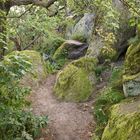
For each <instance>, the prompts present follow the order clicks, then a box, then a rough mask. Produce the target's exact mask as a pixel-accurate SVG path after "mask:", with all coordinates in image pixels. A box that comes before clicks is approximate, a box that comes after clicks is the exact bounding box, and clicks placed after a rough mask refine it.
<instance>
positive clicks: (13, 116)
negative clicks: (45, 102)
mask: <svg viewBox="0 0 140 140" xmlns="http://www.w3.org/2000/svg"><path fill="white" fill-rule="evenodd" d="M31 69H32V64H31V63H30V62H29V58H28V57H27V56H25V55H23V54H22V55H21V54H16V55H15V54H11V55H8V56H6V57H5V58H4V60H3V61H2V62H0V139H2V140H22V139H25V140H33V138H34V137H35V136H37V132H39V130H40V128H41V127H43V126H44V125H46V123H47V120H46V117H45V118H39V117H36V116H34V115H33V114H32V113H30V112H26V111H25V107H26V106H27V105H28V104H29V102H27V101H26V100H25V97H26V96H27V95H28V94H29V91H30V90H29V89H28V88H24V87H21V86H20V80H21V79H22V77H23V76H24V75H25V74H26V73H27V72H30V71H31Z"/></svg>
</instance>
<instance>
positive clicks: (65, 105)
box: [30, 74, 107, 140]
mask: <svg viewBox="0 0 140 140" xmlns="http://www.w3.org/2000/svg"><path fill="white" fill-rule="evenodd" d="M104 77H105V78H106V77H107V76H106V74H105V76H104ZM55 79H56V75H50V76H49V77H48V78H47V79H46V80H45V81H44V83H43V84H41V85H40V86H39V88H38V89H37V90H35V91H33V92H32V94H31V97H30V99H31V102H32V108H33V112H34V113H35V114H36V115H46V116H48V118H49V123H48V129H47V130H46V129H44V130H42V131H43V134H42V135H41V137H40V138H39V139H38V140H90V139H91V137H92V132H93V131H94V129H95V126H96V123H95V121H94V120H95V119H94V117H93V104H94V102H95V94H96V92H97V91H98V89H101V88H103V87H104V86H105V85H106V82H102V83H100V84H99V85H98V87H97V91H95V92H94V93H93V94H94V95H93V97H91V99H90V100H89V101H87V102H84V103H72V102H64V101H59V100H57V99H56V97H55V96H54V94H53V86H54V84H55ZM46 133H47V134H46Z"/></svg>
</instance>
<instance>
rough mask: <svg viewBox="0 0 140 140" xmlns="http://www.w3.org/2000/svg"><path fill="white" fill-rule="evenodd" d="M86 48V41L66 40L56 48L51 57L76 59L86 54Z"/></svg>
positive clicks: (55, 58)
mask: <svg viewBox="0 0 140 140" xmlns="http://www.w3.org/2000/svg"><path fill="white" fill-rule="evenodd" d="M87 48H88V45H87V44H86V43H81V42H79V41H75V40H67V41H65V42H64V43H63V44H62V45H61V46H60V47H59V48H58V49H57V50H56V52H55V54H54V56H53V59H54V60H58V59H66V58H67V59H78V58H80V57H82V56H84V55H85V54H86V51H87Z"/></svg>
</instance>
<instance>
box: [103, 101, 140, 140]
mask: <svg viewBox="0 0 140 140" xmlns="http://www.w3.org/2000/svg"><path fill="white" fill-rule="evenodd" d="M139 105H140V99H137V100H135V101H134V100H130V101H129V100H126V101H123V102H122V103H119V104H117V105H114V106H113V107H112V108H111V115H110V119H109V121H108V124H107V126H106V128H105V130H104V132H103V135H102V139H101V140H139V138H140V121H139V120H140V109H139Z"/></svg>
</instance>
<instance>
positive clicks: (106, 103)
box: [94, 87, 124, 137]
mask: <svg viewBox="0 0 140 140" xmlns="http://www.w3.org/2000/svg"><path fill="white" fill-rule="evenodd" d="M123 99H124V95H123V93H122V92H121V91H118V90H115V89H113V88H111V87H108V88H105V89H104V90H103V91H102V94H101V95H100V96H99V97H98V98H97V101H96V103H95V108H94V114H95V117H96V120H97V124H98V125H97V127H96V133H97V136H99V137H100V136H101V135H102V132H103V129H104V127H105V126H106V124H107V122H108V117H109V108H110V107H111V106H112V105H113V104H116V103H119V102H120V101H121V100H123Z"/></svg>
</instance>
